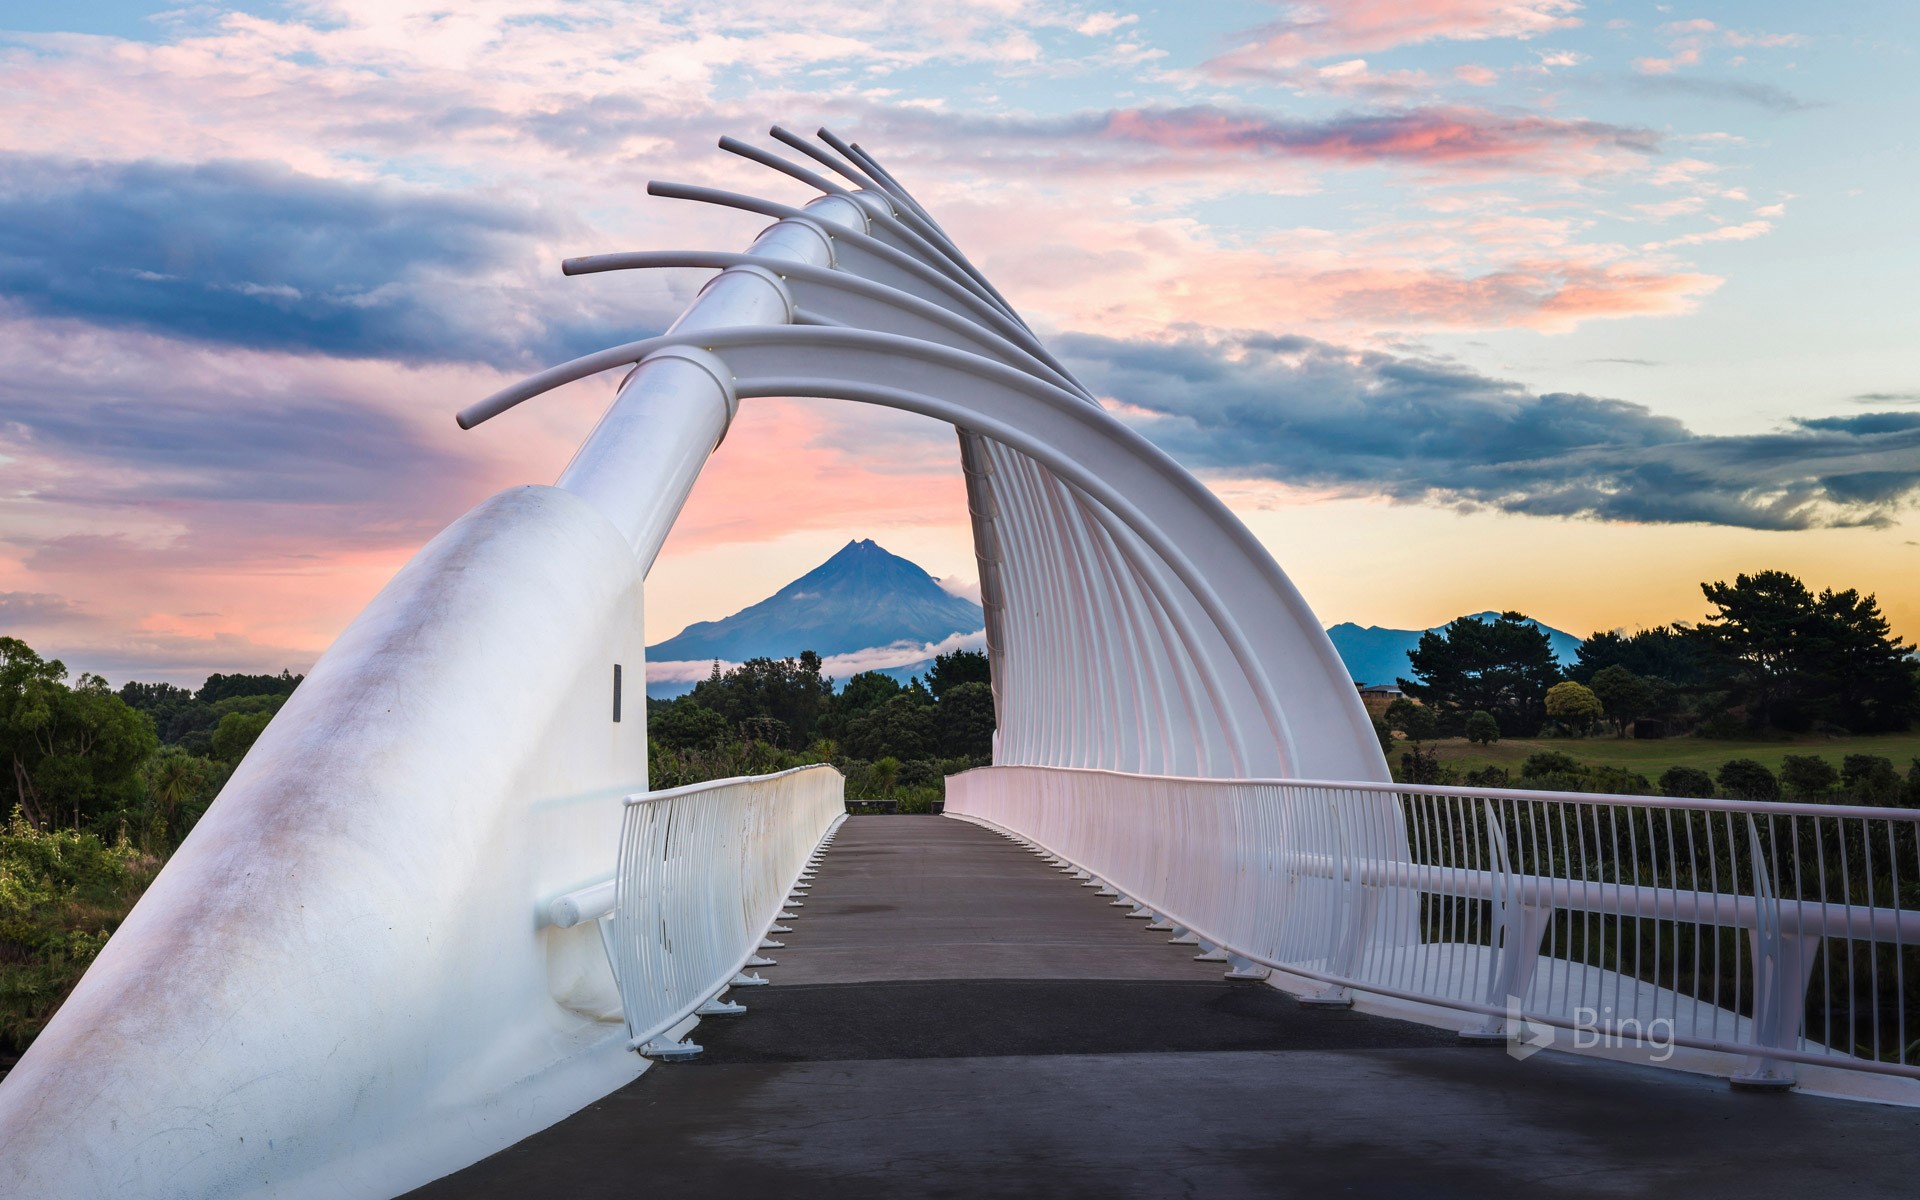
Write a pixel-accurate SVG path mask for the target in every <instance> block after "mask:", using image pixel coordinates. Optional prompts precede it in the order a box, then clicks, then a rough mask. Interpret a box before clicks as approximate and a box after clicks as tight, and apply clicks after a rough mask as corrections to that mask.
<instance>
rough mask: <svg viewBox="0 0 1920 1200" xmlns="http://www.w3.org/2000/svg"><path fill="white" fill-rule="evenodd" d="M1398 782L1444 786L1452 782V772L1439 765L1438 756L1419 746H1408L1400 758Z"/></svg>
mask: <svg viewBox="0 0 1920 1200" xmlns="http://www.w3.org/2000/svg"><path fill="white" fill-rule="evenodd" d="M1400 782H1401V783H1424V784H1444V783H1451V782H1453V772H1452V770H1451V769H1449V768H1447V767H1444V766H1442V765H1441V763H1440V755H1439V754H1438V753H1437V752H1435V751H1432V750H1423V749H1421V748H1420V747H1419V746H1409V747H1408V748H1407V752H1406V753H1405V754H1402V755H1401V756H1400Z"/></svg>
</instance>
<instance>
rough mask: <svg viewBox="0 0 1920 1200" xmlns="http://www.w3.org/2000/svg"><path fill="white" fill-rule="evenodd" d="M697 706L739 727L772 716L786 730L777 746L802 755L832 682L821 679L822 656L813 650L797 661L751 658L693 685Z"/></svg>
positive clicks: (693, 694)
mask: <svg viewBox="0 0 1920 1200" xmlns="http://www.w3.org/2000/svg"><path fill="white" fill-rule="evenodd" d="M691 695H692V697H693V702H694V703H695V704H698V705H700V706H701V707H702V708H709V709H712V710H713V711H714V712H717V713H719V714H720V715H721V717H723V718H725V720H726V722H727V724H728V725H729V726H733V727H739V726H740V725H741V724H742V723H743V722H745V721H747V720H749V719H751V718H754V717H771V718H773V719H774V720H776V721H779V722H780V723H781V724H782V725H784V726H785V727H786V732H785V734H784V735H783V738H784V740H783V741H781V742H778V743H770V744H776V745H780V746H782V747H784V748H785V749H788V750H799V749H801V748H802V747H804V746H806V745H807V744H808V743H810V742H812V741H813V738H814V729H815V726H816V725H817V724H818V723H819V720H820V717H821V715H822V713H823V712H824V710H825V709H826V708H827V706H828V701H829V698H830V697H831V696H832V695H833V681H832V680H829V679H823V678H821V676H820V656H819V655H818V654H815V653H814V652H813V651H811V650H805V651H802V652H801V654H800V656H799V657H798V658H751V659H748V660H747V661H746V662H743V663H741V664H740V665H739V666H737V667H735V668H733V669H732V670H730V671H726V672H724V673H723V672H721V671H720V669H719V666H718V664H715V668H714V672H713V674H712V675H709V676H708V677H707V678H706V679H704V680H702V681H701V682H700V683H698V684H696V685H694V689H693V692H692V693H691Z"/></svg>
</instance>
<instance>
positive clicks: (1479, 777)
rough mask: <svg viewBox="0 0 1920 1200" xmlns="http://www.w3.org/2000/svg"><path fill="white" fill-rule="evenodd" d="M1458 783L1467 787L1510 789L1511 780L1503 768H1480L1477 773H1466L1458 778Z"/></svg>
mask: <svg viewBox="0 0 1920 1200" xmlns="http://www.w3.org/2000/svg"><path fill="white" fill-rule="evenodd" d="M1460 782H1462V783H1464V784H1466V785H1467V786H1468V787H1483V788H1503V787H1511V786H1512V783H1513V780H1512V778H1511V777H1510V776H1509V775H1508V774H1507V769H1506V768H1505V767H1481V768H1480V769H1479V770H1477V771H1468V772H1467V773H1466V774H1465V775H1463V776H1461V777H1460Z"/></svg>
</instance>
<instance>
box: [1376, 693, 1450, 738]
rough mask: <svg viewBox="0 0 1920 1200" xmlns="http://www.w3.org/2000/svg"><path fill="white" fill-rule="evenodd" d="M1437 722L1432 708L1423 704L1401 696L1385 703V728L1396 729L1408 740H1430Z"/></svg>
mask: <svg viewBox="0 0 1920 1200" xmlns="http://www.w3.org/2000/svg"><path fill="white" fill-rule="evenodd" d="M1438 724H1439V723H1438V722H1437V721H1435V720H1434V715H1433V710H1432V709H1431V708H1428V707H1427V706H1426V705H1424V704H1415V703H1414V702H1413V701H1411V700H1407V699H1404V698H1402V699H1398V700H1395V701H1394V702H1393V703H1392V704H1389V705H1387V728H1389V729H1398V730H1399V731H1400V732H1401V733H1404V734H1406V735H1407V740H1408V741H1410V742H1429V741H1432V740H1433V736H1434V733H1435V732H1436V730H1437V727H1438Z"/></svg>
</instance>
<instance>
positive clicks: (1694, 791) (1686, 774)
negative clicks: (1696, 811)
mask: <svg viewBox="0 0 1920 1200" xmlns="http://www.w3.org/2000/svg"><path fill="white" fill-rule="evenodd" d="M1660 794H1661V795H1662V796H1674V797H1690V798H1692V799H1696V800H1711V799H1713V776H1711V775H1709V774H1707V773H1706V772H1705V771H1702V770H1701V769H1700V768H1699V767H1668V768H1667V769H1666V770H1664V771H1662V772H1660Z"/></svg>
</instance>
